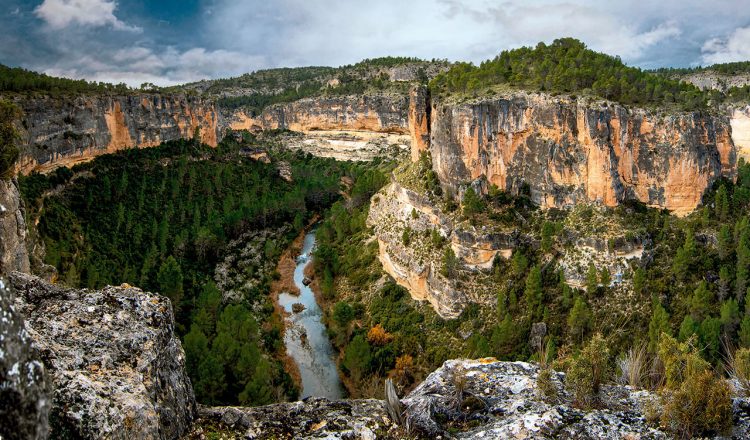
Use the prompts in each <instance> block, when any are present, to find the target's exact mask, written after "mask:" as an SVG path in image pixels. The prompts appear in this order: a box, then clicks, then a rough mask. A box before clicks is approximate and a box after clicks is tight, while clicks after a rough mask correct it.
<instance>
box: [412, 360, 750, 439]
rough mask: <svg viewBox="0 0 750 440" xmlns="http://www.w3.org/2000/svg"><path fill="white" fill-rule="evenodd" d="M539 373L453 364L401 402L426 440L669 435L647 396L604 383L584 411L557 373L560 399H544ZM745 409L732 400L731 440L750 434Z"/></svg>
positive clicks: (521, 365) (519, 366) (510, 365)
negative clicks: (595, 403) (654, 419)
mask: <svg viewBox="0 0 750 440" xmlns="http://www.w3.org/2000/svg"><path fill="white" fill-rule="evenodd" d="M538 374H539V367H538V366H537V365H535V364H529V363H525V362H499V361H496V360H494V359H480V360H451V361H447V362H445V363H444V364H443V366H442V367H441V368H439V369H438V370H436V371H435V372H433V373H432V374H430V375H429V376H428V377H427V379H425V381H424V382H423V383H421V384H420V385H419V386H418V387H417V388H416V389H415V390H414V391H413V392H412V393H411V394H409V395H408V396H407V397H406V398H405V399H404V400H403V404H404V405H405V407H406V415H407V417H409V418H410V420H411V421H412V423H413V425H415V426H417V427H418V428H419V429H420V430H421V431H422V432H423V433H424V434H425V437H427V438H435V436H437V435H444V436H447V437H449V438H450V437H453V438H465V439H474V438H523V439H530V438H533V439H541V438H558V439H612V440H615V439H617V440H619V439H628V438H642V439H645V438H648V439H668V438H672V436H671V435H669V434H668V433H665V432H663V431H661V430H659V429H658V428H657V427H654V426H652V425H650V424H649V423H647V421H646V410H645V407H646V405H647V403H648V402H655V401H656V399H657V397H656V396H655V395H653V394H651V393H649V392H647V391H634V390H633V389H631V388H629V387H625V386H617V385H605V386H603V387H602V390H601V394H600V400H601V401H602V404H601V405H600V408H601V409H595V410H590V411H585V410H581V409H578V408H575V407H573V406H572V405H571V403H570V402H571V400H572V399H571V397H570V396H569V395H568V394H567V392H566V390H565V389H564V387H563V381H564V375H563V374H561V373H553V374H552V379H551V384H550V385H551V386H552V387H554V388H556V389H557V393H558V396H557V399H556V401H550V399H545V398H543V397H542V396H541V395H540V393H539V390H538V388H537V378H538ZM457 383H461V384H462V387H461V388H462V389H460V390H459V389H457V386H456V384H457ZM457 401H459V402H463V404H462V405H457ZM746 408H747V401H745V400H743V399H735V400H734V412H735V417H734V421H735V426H734V430H733V433H732V434H733V437H734V438H747V436H748V435H749V434H750V424H748V421H749V420H750V417H749V416H750V415H749V414H748V413H747V409H746ZM452 424H453V428H454V430H455V429H456V427H460V426H465V427H466V428H465V429H463V430H461V432H459V433H457V434H455V435H453V436H451V435H450V434H448V432H447V431H448V429H447V428H448V427H451V425H452Z"/></svg>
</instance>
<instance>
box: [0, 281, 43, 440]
mask: <svg viewBox="0 0 750 440" xmlns="http://www.w3.org/2000/svg"><path fill="white" fill-rule="evenodd" d="M15 299H16V298H15V295H14V293H13V291H12V290H11V288H10V286H8V285H7V284H6V281H5V280H4V279H2V278H0V438H3V439H7V440H16V439H17V440H36V439H45V438H47V434H48V431H49V429H48V424H47V418H48V416H49V409H50V393H51V389H50V381H49V378H48V377H47V373H46V371H45V368H44V365H43V364H42V363H41V362H40V358H39V353H38V352H37V351H36V349H35V348H34V347H32V345H31V337H30V335H29V333H28V332H27V331H26V328H25V325H24V319H23V316H22V315H21V314H20V313H19V311H18V310H17V309H16V305H15Z"/></svg>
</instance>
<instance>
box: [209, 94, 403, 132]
mask: <svg viewBox="0 0 750 440" xmlns="http://www.w3.org/2000/svg"><path fill="white" fill-rule="evenodd" d="M408 109H409V98H408V96H405V95H398V94H392V95H391V94H383V95H360V96H320V97H315V98H305V99H300V100H298V101H294V102H289V103H283V104H275V105H272V106H269V107H267V108H266V109H264V110H263V112H262V113H261V114H260V115H258V116H255V117H254V116H252V115H249V114H247V113H246V112H245V111H244V110H242V109H240V110H237V111H224V112H222V126H226V127H229V128H231V129H233V130H251V131H258V130H272V129H279V128H280V129H287V130H292V131H300V132H309V131H320V130H327V131H331V130H338V131H353V130H358V131H371V132H379V133H402V134H405V133H408V131H409V128H408V116H407V114H408Z"/></svg>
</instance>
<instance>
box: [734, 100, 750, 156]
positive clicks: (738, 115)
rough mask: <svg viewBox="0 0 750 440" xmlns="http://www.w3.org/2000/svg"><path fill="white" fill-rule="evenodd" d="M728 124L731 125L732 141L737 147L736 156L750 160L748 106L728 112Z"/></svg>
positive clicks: (749, 117)
mask: <svg viewBox="0 0 750 440" xmlns="http://www.w3.org/2000/svg"><path fill="white" fill-rule="evenodd" d="M729 115H730V116H729V123H730V124H731V125H732V140H733V141H734V145H735V146H736V147H737V155H738V156H739V157H744V158H745V161H748V160H750V105H745V106H739V107H735V108H731V109H730V110H729Z"/></svg>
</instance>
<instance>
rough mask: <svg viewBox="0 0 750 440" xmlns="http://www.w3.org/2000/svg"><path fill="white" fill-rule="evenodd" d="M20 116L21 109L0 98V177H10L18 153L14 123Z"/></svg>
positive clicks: (17, 136)
mask: <svg viewBox="0 0 750 440" xmlns="http://www.w3.org/2000/svg"><path fill="white" fill-rule="evenodd" d="M20 117H21V110H20V109H19V108H18V107H17V106H16V105H15V104H13V103H12V102H10V101H5V100H2V99H0V179H9V178H11V177H12V175H13V169H14V165H15V163H16V160H17V159H18V156H19V154H20V152H19V149H18V145H17V144H18V141H19V135H18V131H17V130H16V125H15V123H16V121H17V120H18V119H19V118H20Z"/></svg>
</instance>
